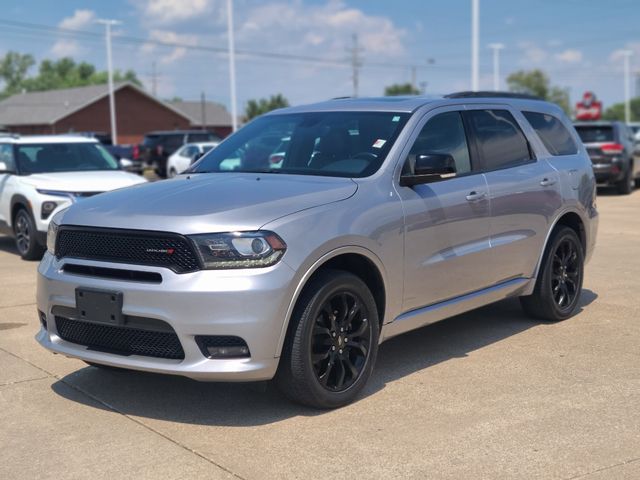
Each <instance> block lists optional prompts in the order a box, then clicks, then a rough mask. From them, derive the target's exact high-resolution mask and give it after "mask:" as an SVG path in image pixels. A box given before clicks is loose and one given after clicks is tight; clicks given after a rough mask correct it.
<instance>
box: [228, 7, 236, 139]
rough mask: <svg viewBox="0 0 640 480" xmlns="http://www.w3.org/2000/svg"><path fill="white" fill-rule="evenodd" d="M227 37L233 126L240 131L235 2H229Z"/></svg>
mask: <svg viewBox="0 0 640 480" xmlns="http://www.w3.org/2000/svg"><path fill="white" fill-rule="evenodd" d="M227 37H228V40H229V84H230V88H231V125H232V127H233V131H234V132H235V131H236V130H238V108H237V104H236V49H235V45H234V39H233V0H227Z"/></svg>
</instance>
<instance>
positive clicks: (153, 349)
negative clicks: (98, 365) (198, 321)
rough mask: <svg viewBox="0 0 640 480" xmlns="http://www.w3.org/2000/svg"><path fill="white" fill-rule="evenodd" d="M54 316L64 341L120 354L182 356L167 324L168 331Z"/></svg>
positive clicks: (173, 334)
mask: <svg viewBox="0 0 640 480" xmlns="http://www.w3.org/2000/svg"><path fill="white" fill-rule="evenodd" d="M55 319H56V328H57V330H58V335H59V336H60V338H62V339H63V340H66V341H67V342H71V343H77V344H78V345H84V346H86V347H89V348H91V349H94V350H101V351H106V352H109V353H115V354H119V355H142V356H145V357H156V358H170V359H174V360H182V359H183V358H184V351H183V350H182V345H180V340H178V336H177V335H176V333H175V332H174V331H173V329H171V327H169V326H168V325H166V326H165V329H168V330H171V331H162V332H158V331H152V330H143V329H139V328H128V327H117V326H111V325H98V324H95V323H89V322H82V321H78V320H72V319H70V318H65V317H59V316H56V317H55Z"/></svg>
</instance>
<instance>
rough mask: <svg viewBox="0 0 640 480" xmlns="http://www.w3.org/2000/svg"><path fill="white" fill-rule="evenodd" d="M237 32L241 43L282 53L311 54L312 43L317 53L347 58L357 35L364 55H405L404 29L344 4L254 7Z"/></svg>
mask: <svg viewBox="0 0 640 480" xmlns="http://www.w3.org/2000/svg"><path fill="white" fill-rule="evenodd" d="M236 29H237V32H238V33H237V37H238V42H239V43H240V42H243V43H244V44H256V45H261V46H264V47H266V46H272V47H273V48H274V49H277V50H281V51H282V50H283V49H285V50H287V51H289V52H294V51H295V52H301V51H303V50H304V51H305V52H306V53H309V48H308V47H309V44H311V45H313V46H318V47H321V48H319V49H318V52H317V53H321V54H322V55H323V56H327V57H330V56H333V57H334V58H338V57H340V58H344V56H345V55H344V52H345V48H346V47H347V46H348V45H349V41H350V38H351V35H352V34H353V33H357V34H358V35H359V42H360V46H361V47H362V48H363V49H364V52H363V53H364V55H370V56H371V57H372V58H374V56H382V57H393V56H398V55H404V54H405V48H404V46H403V44H402V39H403V37H404V36H405V31H404V30H402V29H399V28H397V27H396V26H395V25H394V24H393V22H392V21H391V20H389V19H388V18H386V17H382V16H375V15H367V14H366V13H364V12H363V11H362V10H359V9H357V8H350V7H347V6H345V4H344V3H342V2H341V1H330V2H328V3H327V4H325V5H318V6H316V5H309V4H303V3H302V2H293V3H283V2H276V3H270V4H266V5H261V6H253V8H251V9H249V11H248V15H247V16H246V18H245V19H244V20H241V21H240V22H237V24H236ZM266 32H268V35H267V34H265V33H266ZM299 39H306V42H304V43H303V42H301V41H299ZM256 42H259V43H256ZM263 49H264V48H263Z"/></svg>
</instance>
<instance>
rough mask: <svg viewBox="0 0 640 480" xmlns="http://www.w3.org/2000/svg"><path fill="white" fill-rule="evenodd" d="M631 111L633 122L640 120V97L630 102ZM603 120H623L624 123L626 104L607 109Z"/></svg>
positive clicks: (618, 104)
mask: <svg viewBox="0 0 640 480" xmlns="http://www.w3.org/2000/svg"><path fill="white" fill-rule="evenodd" d="M629 107H630V110H631V120H632V121H633V120H635V121H637V120H638V119H640V97H636V98H632V99H631V102H629ZM602 118H603V119H605V120H621V121H623V122H624V103H614V104H613V105H611V106H610V107H609V108H607V109H606V110H605V111H604V113H603V114H602Z"/></svg>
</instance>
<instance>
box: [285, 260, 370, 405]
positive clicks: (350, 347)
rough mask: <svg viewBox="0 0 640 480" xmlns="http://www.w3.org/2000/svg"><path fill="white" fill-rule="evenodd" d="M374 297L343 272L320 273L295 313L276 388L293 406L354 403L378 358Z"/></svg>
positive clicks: (328, 271) (304, 292) (305, 293)
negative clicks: (299, 404) (294, 403)
mask: <svg viewBox="0 0 640 480" xmlns="http://www.w3.org/2000/svg"><path fill="white" fill-rule="evenodd" d="M378 338H379V323H378V312H377V307H376V303H375V300H374V298H373V295H372V294H371V292H370V291H369V289H368V288H367V285H366V284H365V283H364V282H363V281H362V280H361V279H360V278H359V277H357V276H355V275H353V274H351V273H349V272H345V271H342V270H326V271H322V272H320V273H318V274H317V275H316V276H315V278H313V279H312V280H311V282H310V283H309V284H308V285H307V286H306V287H305V289H304V291H303V292H302V294H301V296H300V298H299V299H298V302H297V304H296V308H295V309H294V313H293V316H292V318H291V324H290V327H289V333H288V335H287V340H286V342H285V345H284V348H283V352H282V358H281V359H280V365H279V366H278V372H277V373H276V377H275V382H276V385H277V386H278V388H279V389H280V390H281V391H282V392H283V393H284V394H285V395H286V396H287V397H288V398H290V399H291V400H293V401H294V402H297V403H301V404H303V405H307V406H310V407H315V408H336V407H341V406H343V405H347V404H349V403H351V402H352V401H353V400H354V399H355V398H356V396H357V395H358V394H359V393H360V391H361V390H362V388H363V387H364V385H365V384H366V382H367V380H368V379H369V376H370V375H371V371H372V369H373V365H374V364H375V361H376V356H377V353H378Z"/></svg>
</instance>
